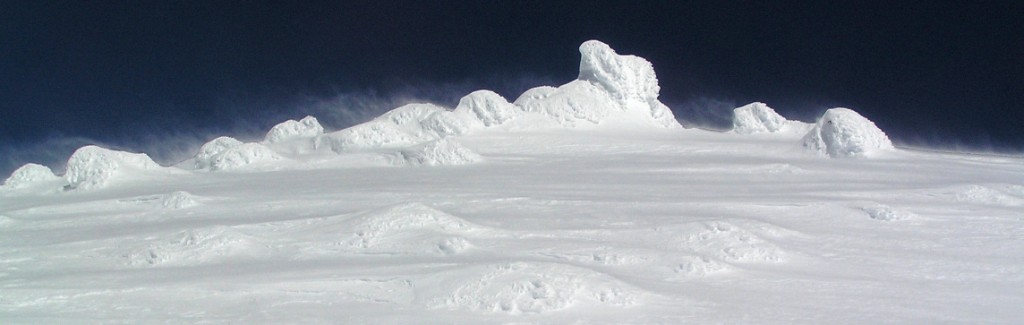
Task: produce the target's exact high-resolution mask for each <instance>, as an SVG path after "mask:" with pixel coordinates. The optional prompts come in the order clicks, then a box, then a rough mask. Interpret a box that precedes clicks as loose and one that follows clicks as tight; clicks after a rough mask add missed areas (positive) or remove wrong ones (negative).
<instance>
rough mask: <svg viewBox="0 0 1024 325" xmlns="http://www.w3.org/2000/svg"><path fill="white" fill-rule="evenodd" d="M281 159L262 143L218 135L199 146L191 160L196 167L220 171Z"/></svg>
mask: <svg viewBox="0 0 1024 325" xmlns="http://www.w3.org/2000/svg"><path fill="white" fill-rule="evenodd" d="M281 159H282V157H281V156H280V155H278V154H277V153H276V152H274V151H273V150H271V149H270V148H267V147H266V146H264V145H263V144H260V143H242V142H241V141H238V140H235V139H234V138H231V137H219V138H216V139H213V140H211V141H210V142H207V143H206V144H204V145H203V146H202V147H200V148H199V152H198V153H197V154H196V156H195V157H194V158H193V162H194V164H195V168H196V169H206V170H210V171H220V170H233V169H240V168H243V167H245V166H248V165H251V164H254V163H260V162H269V161H276V160H281Z"/></svg>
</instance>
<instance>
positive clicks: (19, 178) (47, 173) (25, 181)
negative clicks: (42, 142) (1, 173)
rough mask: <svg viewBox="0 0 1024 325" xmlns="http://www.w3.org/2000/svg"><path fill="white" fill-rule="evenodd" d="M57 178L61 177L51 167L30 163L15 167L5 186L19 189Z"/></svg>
mask: <svg viewBox="0 0 1024 325" xmlns="http://www.w3.org/2000/svg"><path fill="white" fill-rule="evenodd" d="M56 179H59V177H57V175H54V174H53V171H52V170H50V167H46V166H43V165H39V164H31V163H29V164H25V165H24V166H21V167H18V169H15V170H14V172H13V173H11V176H9V177H7V179H6V180H4V183H3V188H6V189H18V188H23V187H28V186H32V185H34V184H38V183H43V182H48V181H53V180H56Z"/></svg>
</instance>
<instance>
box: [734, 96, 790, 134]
mask: <svg viewBox="0 0 1024 325" xmlns="http://www.w3.org/2000/svg"><path fill="white" fill-rule="evenodd" d="M786 122H788V121H787V120H786V118H784V117H782V115H779V113H776V112H775V110H774V109H772V108H771V107H768V105H766V104H765V103H761V102H753V103H750V104H747V105H743V106H740V107H737V108H736V109H734V110H733V120H732V125H733V127H732V130H733V132H736V133H739V134H751V133H773V132H779V131H780V130H782V127H783V126H785V125H786Z"/></svg>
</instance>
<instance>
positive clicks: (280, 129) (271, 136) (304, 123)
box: [263, 116, 324, 143]
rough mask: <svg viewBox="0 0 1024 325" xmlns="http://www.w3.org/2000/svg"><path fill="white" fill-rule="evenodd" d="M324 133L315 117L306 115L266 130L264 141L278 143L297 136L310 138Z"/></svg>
mask: <svg viewBox="0 0 1024 325" xmlns="http://www.w3.org/2000/svg"><path fill="white" fill-rule="evenodd" d="M321 134H324V127H323V126H321V125H320V121H317V119H316V118H315V117H312V116H306V117H304V118H302V120H299V121H296V120H287V121H284V122H281V123H280V124H278V125H275V126H274V127H273V128H271V129H270V132H267V136H266V137H265V139H264V140H263V142H265V143H279V142H284V141H288V140H293V139H297V138H312V137H315V136H318V135H321Z"/></svg>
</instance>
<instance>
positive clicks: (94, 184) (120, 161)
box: [64, 146, 163, 190]
mask: <svg viewBox="0 0 1024 325" xmlns="http://www.w3.org/2000/svg"><path fill="white" fill-rule="evenodd" d="M162 168H163V167H161V166H160V165H158V164H157V163H156V162H153V160H152V159H150V158H149V156H148V155H146V154H143V153H129V152H123V151H115V150H110V149H104V148H100V147H97V146H85V147H82V148H79V149H78V150H76V151H75V152H74V153H73V154H71V158H70V159H68V163H67V172H66V173H65V175H64V179H65V180H66V181H67V183H68V185H67V186H68V188H69V189H83V190H84V189H95V188H100V187H104V186H105V185H107V183H109V182H110V181H112V180H116V179H119V178H128V177H131V175H134V174H137V173H139V172H143V171H153V170H158V169H162Z"/></svg>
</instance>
